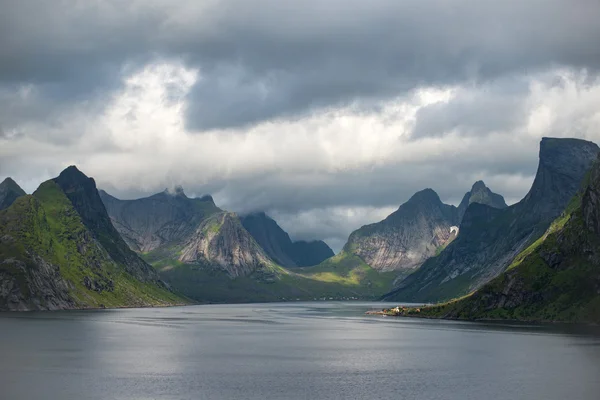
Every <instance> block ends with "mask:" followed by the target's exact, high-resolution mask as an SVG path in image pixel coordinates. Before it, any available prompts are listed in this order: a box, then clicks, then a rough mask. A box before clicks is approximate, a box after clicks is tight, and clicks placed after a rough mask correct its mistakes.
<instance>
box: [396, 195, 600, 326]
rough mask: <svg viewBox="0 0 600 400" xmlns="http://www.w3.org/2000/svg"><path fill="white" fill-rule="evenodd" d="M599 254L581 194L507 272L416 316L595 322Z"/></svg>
mask: <svg viewBox="0 0 600 400" xmlns="http://www.w3.org/2000/svg"><path fill="white" fill-rule="evenodd" d="M599 252H600V238H599V237H598V235H596V234H594V233H592V232H591V231H590V230H589V229H588V227H586V226H585V224H584V220H583V214H582V209H581V194H579V195H578V196H576V197H575V198H574V199H573V200H572V201H571V202H570V204H569V206H568V207H567V209H566V210H565V212H564V213H563V214H562V215H561V216H560V217H559V218H557V219H556V221H554V223H553V224H552V225H551V226H550V228H549V229H548V231H547V232H546V233H545V234H544V235H543V236H542V237H541V238H540V239H539V240H537V241H536V242H535V243H533V244H532V245H531V246H529V247H528V248H527V249H525V250H524V251H523V252H522V253H521V254H519V256H518V257H517V258H516V259H515V261H514V262H513V263H512V265H511V266H510V268H509V269H508V270H507V271H506V272H505V273H503V274H501V275H500V276H498V277H497V278H495V279H493V280H492V281H491V282H489V283H488V284H486V285H485V286H483V287H482V288H481V289H480V290H478V291H476V292H474V293H472V294H470V295H468V296H464V297H462V298H460V299H457V300H454V301H450V302H447V303H443V304H437V305H435V306H431V307H426V308H422V309H421V310H420V311H421V312H420V313H419V315H420V316H426V317H447V318H458V319H500V320H503V319H514V320H535V321H577V322H596V323H598V322H600V293H599V292H598V288H597V285H598V283H597V282H599V281H600V268H599V266H598V261H599V260H598V253H599ZM586 253H587V254H586ZM548 260H551V261H548ZM407 314H408V315H415V314H416V313H415V312H414V310H408V311H407Z"/></svg>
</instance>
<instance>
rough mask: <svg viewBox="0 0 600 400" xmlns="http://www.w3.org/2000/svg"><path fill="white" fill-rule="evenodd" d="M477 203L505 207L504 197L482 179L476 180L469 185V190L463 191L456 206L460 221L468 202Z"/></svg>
mask: <svg viewBox="0 0 600 400" xmlns="http://www.w3.org/2000/svg"><path fill="white" fill-rule="evenodd" d="M472 203H479V204H484V205H486V206H490V207H493V208H498V209H501V208H506V207H507V205H506V202H505V201H504V197H502V196H501V195H499V194H496V193H494V192H492V191H491V190H490V188H488V187H487V186H486V185H485V183H484V182H483V181H477V182H475V183H474V184H473V186H472V187H471V190H470V191H469V192H467V193H465V196H464V197H463V199H462V201H461V202H460V204H459V206H458V217H459V220H461V221H462V219H463V216H464V215H465V212H466V211H467V208H468V207H469V204H472Z"/></svg>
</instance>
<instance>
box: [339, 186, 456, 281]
mask: <svg viewBox="0 0 600 400" xmlns="http://www.w3.org/2000/svg"><path fill="white" fill-rule="evenodd" d="M457 225H458V212H457V209H456V207H454V206H451V205H447V204H444V203H442V201H441V200H440V198H439V196H438V195H437V193H436V192H434V191H433V190H432V189H425V190H423V191H420V192H418V193H416V194H415V195H413V196H412V197H411V198H410V199H409V200H408V201H407V202H406V203H404V204H402V205H401V206H400V208H398V210H397V211H395V212H394V213H392V214H390V215H389V216H388V217H387V218H386V219H384V220H383V221H381V222H378V223H375V224H371V225H366V226H363V227H362V228H360V229H358V230H356V231H354V232H353V233H352V234H351V235H350V237H349V238H348V242H347V243H346V245H345V246H344V252H346V253H349V254H354V255H357V256H358V257H360V258H361V259H362V260H364V261H365V262H366V263H367V264H368V265H370V266H371V267H372V268H374V269H376V270H378V271H392V270H395V271H402V272H405V273H410V272H412V271H414V270H415V269H416V268H418V267H419V266H420V265H421V264H422V263H423V262H424V261H425V260H427V259H428V258H429V257H431V256H433V255H435V254H436V252H437V251H439V250H440V249H441V248H442V247H443V246H446V245H447V244H448V243H449V242H450V241H451V240H453V239H454V237H455V235H456V230H455V229H452V227H455V226H457Z"/></svg>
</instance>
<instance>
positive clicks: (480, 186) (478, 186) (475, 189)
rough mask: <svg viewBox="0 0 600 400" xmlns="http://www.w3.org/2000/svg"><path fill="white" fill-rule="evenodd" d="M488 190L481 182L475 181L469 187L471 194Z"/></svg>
mask: <svg viewBox="0 0 600 400" xmlns="http://www.w3.org/2000/svg"><path fill="white" fill-rule="evenodd" d="M485 190H489V189H488V187H487V186H486V185H485V183H484V182H483V181H477V182H475V183H474V184H473V186H472V187H471V192H478V191H485Z"/></svg>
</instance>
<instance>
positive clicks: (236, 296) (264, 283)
mask: <svg viewBox="0 0 600 400" xmlns="http://www.w3.org/2000/svg"><path fill="white" fill-rule="evenodd" d="M101 196H102V200H103V201H104V203H105V205H106V209H107V210H108V213H109V215H110V218H111V219H112V223H113V225H114V226H115V228H116V229H117V230H118V231H119V232H120V233H121V235H122V236H123V237H124V238H125V240H126V241H127V243H128V244H129V246H130V247H131V248H132V249H134V250H136V251H138V252H139V253H141V256H142V257H144V259H145V260H147V261H148V262H150V263H151V264H152V265H153V266H154V267H155V268H156V270H157V271H158V272H159V274H160V276H161V277H162V278H163V279H165V280H166V281H167V282H169V283H170V284H171V285H172V286H173V288H175V289H177V290H179V291H181V292H182V293H184V294H185V295H186V296H189V297H191V298H193V299H195V300H197V301H202V302H211V303H212V302H216V303H223V302H249V301H282V300H289V299H294V300H296V299H301V300H314V299H317V298H318V299H349V298H358V297H360V298H368V299H376V298H378V297H380V296H381V295H382V294H383V293H385V292H387V291H389V289H390V288H391V285H388V282H391V280H388V279H387V277H385V279H384V278H382V277H380V276H379V274H377V273H376V272H375V271H374V270H372V269H371V268H370V267H368V266H367V265H365V264H364V263H362V262H361V261H360V260H359V259H350V258H344V260H342V261H341V262H340V265H337V266H336V268H335V269H334V270H331V271H330V270H327V271H324V270H323V269H322V268H320V267H309V268H295V269H291V270H288V269H285V268H284V267H282V266H281V265H280V264H279V263H281V264H283V263H287V264H288V265H292V264H293V265H308V264H311V263H314V260H315V257H316V258H317V259H320V260H322V259H323V257H324V254H325V255H327V256H329V255H330V254H331V255H332V254H333V252H332V251H331V249H329V247H327V245H325V244H324V243H322V242H321V243H322V245H320V244H319V242H316V243H315V242H291V240H290V239H289V236H288V235H287V234H286V233H285V232H284V231H283V230H282V229H281V228H280V227H279V226H277V224H276V223H275V221H273V220H272V219H270V218H268V217H266V215H254V216H253V217H252V218H249V217H246V218H241V219H240V218H239V217H238V216H237V215H236V214H234V213H230V212H226V211H223V210H221V209H219V208H218V207H217V206H215V204H214V202H213V200H212V198H210V196H206V197H203V198H200V199H192V198H188V197H187V196H186V195H185V193H184V192H183V190H181V189H178V190H175V191H165V192H162V193H158V194H156V195H154V196H150V197H148V198H144V199H138V200H119V199H116V198H115V197H112V196H110V195H109V194H107V193H105V192H101ZM245 226H247V227H248V229H249V230H250V231H251V232H252V234H251V233H250V232H249V231H248V230H247V229H246V227H245ZM289 243H292V246H290V247H288V245H289ZM263 246H264V247H263ZM311 257H312V258H311ZM274 259H276V260H277V261H274Z"/></svg>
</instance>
